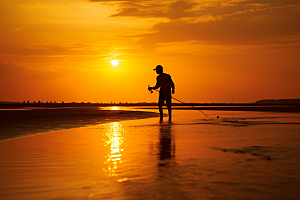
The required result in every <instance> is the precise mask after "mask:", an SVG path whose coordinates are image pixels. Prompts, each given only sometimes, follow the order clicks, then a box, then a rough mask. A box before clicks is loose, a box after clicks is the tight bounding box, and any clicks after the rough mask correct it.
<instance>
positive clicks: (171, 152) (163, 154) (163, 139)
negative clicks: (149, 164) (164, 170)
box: [158, 125, 175, 166]
mask: <svg viewBox="0 0 300 200" xmlns="http://www.w3.org/2000/svg"><path fill="white" fill-rule="evenodd" d="M171 128H172V127H171V125H168V126H160V128H159V131H160V134H159V145H158V150H159V153H158V155H159V159H160V160H165V159H170V158H172V157H175V143H174V141H172V129H171ZM161 166H162V165H161Z"/></svg>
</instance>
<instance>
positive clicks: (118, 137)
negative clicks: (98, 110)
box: [103, 122, 125, 176]
mask: <svg viewBox="0 0 300 200" xmlns="http://www.w3.org/2000/svg"><path fill="white" fill-rule="evenodd" d="M108 125H109V128H108V129H107V132H106V136H107V140H106V141H105V146H108V147H110V150H109V153H108V154H107V155H106V156H105V162H104V164H105V165H106V168H104V169H103V170H104V171H105V172H106V173H107V174H108V176H118V174H117V169H118V167H119V165H120V164H121V163H123V160H122V152H123V149H122V144H123V142H124V132H125V131H124V129H123V128H122V126H121V124H120V123H119V122H112V123H110V124H108Z"/></svg>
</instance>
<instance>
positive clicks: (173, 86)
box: [170, 76, 175, 94]
mask: <svg viewBox="0 0 300 200" xmlns="http://www.w3.org/2000/svg"><path fill="white" fill-rule="evenodd" d="M170 81H171V88H172V94H174V93H175V84H174V82H173V80H172V78H171V76H170Z"/></svg>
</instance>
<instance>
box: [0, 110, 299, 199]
mask: <svg viewBox="0 0 300 200" xmlns="http://www.w3.org/2000/svg"><path fill="white" fill-rule="evenodd" d="M109 112H110V111H109ZM118 112H119V113H118V115H122V116H123V115H125V114H120V112H125V111H121V110H119V111H118ZM128 112H129V111H128ZM143 112H144V111H143V110H141V111H140V113H143ZM140 113H139V114H140ZM205 113H206V114H207V115H208V116H209V118H206V117H205V116H203V115H202V114H201V113H199V112H198V111H192V110H174V111H173V121H172V123H168V122H167V121H164V122H162V123H160V122H159V121H158V117H154V118H153V117H152V118H146V116H147V117H150V116H152V114H150V115H149V113H148V114H146V113H144V119H138V117H137V116H135V117H132V118H131V119H130V118H127V120H125V121H120V118H118V117H116V118H115V119H116V121H114V119H111V120H112V121H109V122H108V123H103V124H92V125H85V126H84V127H77V128H71V129H64V130H58V131H52V132H48V133H45V134H38V135H31V136H26V137H19V138H14V139H10V140H3V141H1V142H0V161H1V164H0V173H1V186H0V195H1V199H4V200H8V199H249V200H250V199H251V200H252V199H278V200H279V199H280V200H281V199H292V200H294V199H295V200H296V199H299V197H300V192H299V186H300V170H299V165H300V157H299V152H300V145H299V144H300V114H299V113H278V112H249V111H208V110H207V111H205ZM115 114H116V113H115ZM136 114H137V113H136ZM139 114H137V115H139ZM126 115H127V114H126ZM155 115H156V116H157V113H154V115H153V116H155ZM217 116H219V118H217ZM123 119H125V118H123ZM166 119H167V118H166ZM48 120H49V119H48Z"/></svg>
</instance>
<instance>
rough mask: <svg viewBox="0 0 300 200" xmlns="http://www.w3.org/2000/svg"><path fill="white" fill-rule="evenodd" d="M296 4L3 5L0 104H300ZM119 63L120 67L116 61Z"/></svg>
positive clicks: (0, 0) (142, 1)
mask: <svg viewBox="0 0 300 200" xmlns="http://www.w3.org/2000/svg"><path fill="white" fill-rule="evenodd" d="M299 19H300V2H299V0H285V1H283V0H243V1H242V0H236V1H230V0H219V1H212V0H198V1H196V0H195V1H147V0H131V1H130V0H127V1H126V0H124V1H108V0H51V1H45V0H26V1H24V0H0V23H1V26H0V29H1V38H0V39H1V41H0V45H1V46H0V100H1V101H24V100H26V101H27V100H30V101H38V100H41V101H51V100H52V101H58V102H59V101H65V102H68V101H78V102H81V101H85V102H88V101H90V102H114V101H115V102H153V101H156V97H155V96H154V97H153V98H152V97H151V98H149V92H148V90H147V87H148V85H151V86H154V85H155V77H156V73H155V72H154V71H153V70H152V69H153V68H155V66H156V65H158V64H160V65H162V66H163V67H164V71H165V72H166V73H169V74H170V75H171V76H172V78H173V81H174V82H175V87H176V93H175V97H176V98H178V99H180V100H182V101H186V102H251V101H256V100H259V99H266V98H275V99H279V98H300V81H299V75H300V48H299V47H300V23H299ZM114 59H116V60H119V65H118V66H117V67H114V66H113V65H112V63H111V61H112V60H114Z"/></svg>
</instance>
